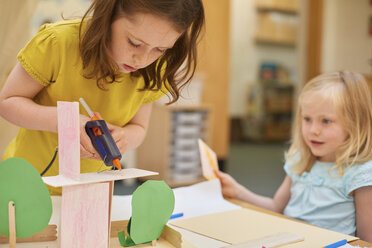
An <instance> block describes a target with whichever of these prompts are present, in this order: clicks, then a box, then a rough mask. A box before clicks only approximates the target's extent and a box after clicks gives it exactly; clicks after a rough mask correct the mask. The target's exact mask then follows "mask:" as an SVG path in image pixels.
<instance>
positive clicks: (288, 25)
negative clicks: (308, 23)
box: [255, 0, 298, 46]
mask: <svg viewBox="0 0 372 248" xmlns="http://www.w3.org/2000/svg"><path fill="white" fill-rule="evenodd" d="M256 10H257V17H258V18H257V19H258V21H257V23H258V25H257V31H256V37H255V40H256V42H258V43H270V44H277V45H284V46H295V45H296V38H297V20H296V19H297V10H298V5H297V1H296V0H283V1H274V0H257V1H256Z"/></svg>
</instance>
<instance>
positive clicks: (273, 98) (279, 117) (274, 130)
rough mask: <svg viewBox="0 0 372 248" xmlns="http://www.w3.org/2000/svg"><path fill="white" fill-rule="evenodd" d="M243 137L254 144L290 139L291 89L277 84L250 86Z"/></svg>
mask: <svg viewBox="0 0 372 248" xmlns="http://www.w3.org/2000/svg"><path fill="white" fill-rule="evenodd" d="M251 92H254V93H252V94H254V95H251V96H250V99H249V103H248V109H249V111H248V116H247V119H246V120H245V125H244V130H243V133H244V134H245V135H244V136H245V137H246V138H248V139H250V140H254V141H263V142H270V141H286V140H289V138H290V132H291V121H292V111H293V94H294V86H293V85H292V84H281V83H278V82H274V81H272V82H270V83H267V82H259V83H257V84H254V85H252V87H251Z"/></svg>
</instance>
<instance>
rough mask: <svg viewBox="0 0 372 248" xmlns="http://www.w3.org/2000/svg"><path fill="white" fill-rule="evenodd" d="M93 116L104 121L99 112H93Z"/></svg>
mask: <svg viewBox="0 0 372 248" xmlns="http://www.w3.org/2000/svg"><path fill="white" fill-rule="evenodd" d="M93 114H94V115H95V116H97V117H98V118H100V119H101V120H103V119H102V116H101V115H100V113H98V112H93Z"/></svg>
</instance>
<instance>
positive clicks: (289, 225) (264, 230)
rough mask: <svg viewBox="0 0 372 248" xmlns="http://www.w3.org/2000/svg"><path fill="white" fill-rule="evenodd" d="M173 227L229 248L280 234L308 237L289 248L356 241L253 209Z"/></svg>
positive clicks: (194, 219) (227, 213)
mask: <svg viewBox="0 0 372 248" xmlns="http://www.w3.org/2000/svg"><path fill="white" fill-rule="evenodd" d="M172 225H175V226H177V227H180V228H184V229H187V230H190V231H193V232H196V233H199V234H203V235H205V236H207V237H210V238H214V239H218V240H221V241H223V242H227V243H230V244H238V243H243V242H246V241H249V240H253V239H259V238H262V237H265V236H268V235H272V234H276V233H279V232H288V233H293V234H296V235H300V236H303V237H305V240H304V241H303V242H300V243H296V244H291V245H286V247H288V248H289V247H290V248H295V247H296V248H300V247H301V248H302V247H323V246H324V245H326V244H332V243H334V242H336V241H339V240H342V239H347V240H348V241H351V240H356V239H357V238H355V237H352V236H348V235H345V234H341V233H337V232H333V231H330V230H326V229H323V228H320V227H316V226H312V225H309V224H306V223H302V222H296V221H292V220H289V219H285V218H281V217H278V216H273V215H270V214H266V213H262V212H258V211H255V210H251V209H240V210H233V211H227V212H223V213H217V214H211V215H204V216H199V217H196V218H190V219H185V220H179V221H174V222H172Z"/></svg>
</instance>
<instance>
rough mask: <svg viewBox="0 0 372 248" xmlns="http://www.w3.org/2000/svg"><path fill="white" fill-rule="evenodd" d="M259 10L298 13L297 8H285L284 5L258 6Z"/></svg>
mask: <svg viewBox="0 0 372 248" xmlns="http://www.w3.org/2000/svg"><path fill="white" fill-rule="evenodd" d="M256 9H257V11H259V12H271V11H274V12H280V13H283V14H289V15H297V13H298V12H297V9H294V8H293V9H291V8H284V7H267V6H257V7H256Z"/></svg>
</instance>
